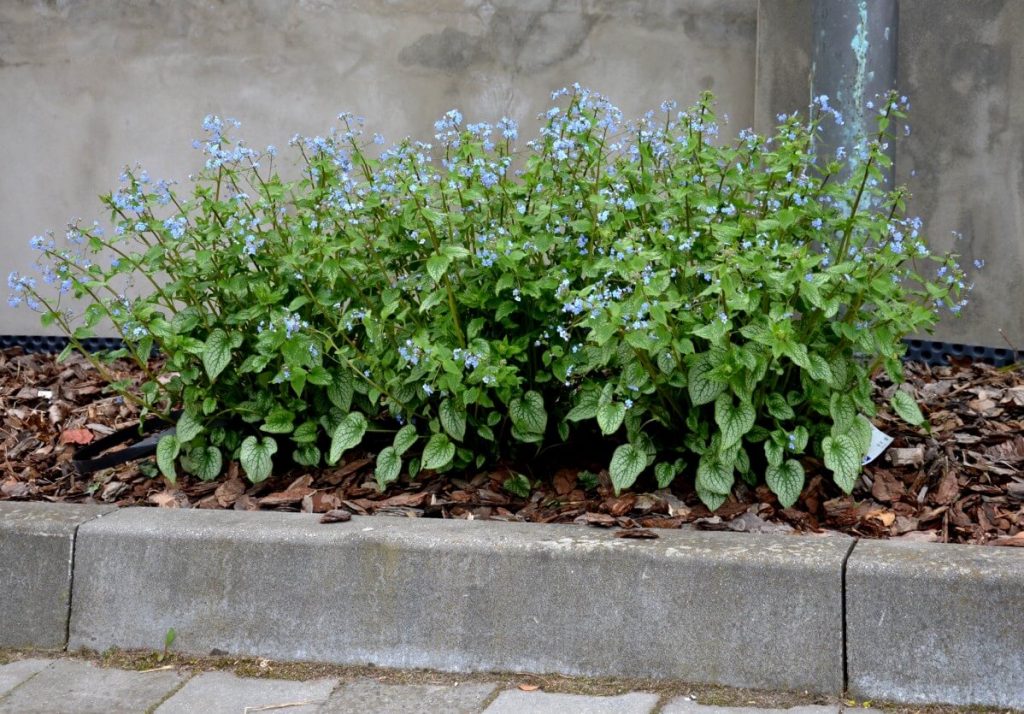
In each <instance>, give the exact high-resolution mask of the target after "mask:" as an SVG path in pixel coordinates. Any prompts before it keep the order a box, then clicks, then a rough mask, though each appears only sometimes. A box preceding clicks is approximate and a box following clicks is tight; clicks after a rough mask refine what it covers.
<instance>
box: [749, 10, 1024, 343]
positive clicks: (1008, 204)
mask: <svg viewBox="0 0 1024 714" xmlns="http://www.w3.org/2000/svg"><path fill="white" fill-rule="evenodd" d="M835 1H836V2H846V1H847V0H835ZM851 1H852V0H851ZM861 1H862V2H871V1H872V0H861ZM811 8H812V2H811V0H761V1H760V3H759V7H758V57H757V89H756V93H757V94H756V98H755V109H754V115H755V127H756V128H757V129H758V130H759V131H763V130H765V129H768V128H770V127H771V125H772V123H773V122H774V117H775V115H776V113H778V112H781V111H789V110H792V109H793V108H794V107H805V106H806V105H807V103H808V99H809V97H810V87H809V81H808V78H809V77H810V74H811V71H812V66H811V60H812V57H811V55H812V37H811ZM898 47H899V56H898V59H897V82H896V86H897V87H898V88H899V90H900V91H901V92H902V93H904V94H906V95H907V96H908V97H910V99H911V112H910V123H911V127H912V130H911V135H910V136H909V137H906V138H901V139H900V140H899V141H898V142H897V144H896V147H897V150H896V157H895V169H896V181H897V183H898V184H906V185H907V186H908V187H909V188H910V190H911V192H912V194H913V199H912V200H911V201H910V202H909V204H908V209H907V210H908V211H909V212H910V213H911V214H912V215H913V214H917V215H920V216H921V217H922V218H923V219H924V225H925V230H926V235H927V236H928V238H929V241H930V242H931V244H932V245H933V246H934V247H936V248H937V249H940V250H950V249H951V250H954V251H955V252H957V253H960V254H961V255H962V256H963V262H964V264H965V265H966V266H971V272H972V273H974V276H973V277H974V282H975V289H974V292H973V294H972V295H971V296H970V298H969V299H970V300H971V302H970V304H969V305H968V307H967V308H966V309H965V310H964V314H963V317H961V318H960V319H947V320H944V321H943V323H942V324H940V325H939V327H938V328H937V330H936V333H935V336H936V338H937V339H940V340H944V341H948V342H960V343H966V344H978V345H990V346H996V347H1006V346H1007V341H1009V342H1010V343H1012V344H1013V345H1014V346H1016V347H1017V348H1019V349H1022V350H1024V310H1022V309H1021V307H1022V306H1024V278H1022V277H1021V276H1022V275H1024V2H1020V0H899V42H898ZM954 231H956V232H957V233H958V234H960V235H962V236H963V237H962V239H959V240H955V239H954V238H953V232H954ZM975 260H984V261H985V267H984V268H983V269H981V270H980V271H979V270H974V268H973V262H974V261H975ZM1000 331H1002V334H1001V333H1000ZM1003 335H1005V339H1004V336H1003Z"/></svg>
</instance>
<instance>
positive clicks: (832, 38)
mask: <svg viewBox="0 0 1024 714" xmlns="http://www.w3.org/2000/svg"><path fill="white" fill-rule="evenodd" d="M813 3H814V5H813V17H812V27H813V32H814V53H813V55H812V60H811V92H812V96H815V97H817V96H820V95H822V94H827V95H828V97H829V101H830V104H831V106H833V107H835V108H836V109H838V110H839V111H840V112H841V113H842V115H843V119H844V122H845V123H844V124H843V125H841V126H840V125H837V124H836V123H835V122H833V121H831V120H830V119H826V120H825V121H824V122H822V129H823V130H822V133H821V142H820V144H819V148H818V152H819V155H821V156H828V157H831V156H834V155H835V151H836V149H837V148H838V147H840V146H842V147H845V149H846V151H847V153H848V154H849V155H850V156H853V154H854V152H853V147H854V145H855V144H856V140H857V137H860V136H865V135H868V136H870V135H872V134H874V133H875V132H876V131H877V130H878V128H877V126H876V124H875V121H874V117H875V116H876V115H877V110H878V105H879V101H878V97H884V96H885V94H886V93H888V92H889V91H890V90H892V89H895V88H896V50H897V44H896V43H897V29H898V26H899V8H898V6H897V5H898V3H897V0H813ZM868 102H873V103H874V105H875V109H873V110H872V109H869V108H868V107H867V104H868ZM894 148H895V147H894V146H893V145H892V142H890V144H889V148H888V150H887V152H886V153H887V154H888V155H889V158H890V159H892V158H894V155H893V150H894ZM883 175H885V176H886V180H887V184H886V185H887V186H888V187H889V188H891V187H892V186H893V169H892V168H890V169H889V170H888V171H887V172H885V174H883Z"/></svg>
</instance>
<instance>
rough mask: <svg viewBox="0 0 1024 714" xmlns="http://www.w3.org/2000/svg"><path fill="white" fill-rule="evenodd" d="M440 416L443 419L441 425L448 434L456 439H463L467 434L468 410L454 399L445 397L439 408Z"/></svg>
mask: <svg viewBox="0 0 1024 714" xmlns="http://www.w3.org/2000/svg"><path fill="white" fill-rule="evenodd" d="M438 416H439V417H440V419H441V426H442V427H443V428H444V430H445V431H447V432H448V435H449V436H451V437H452V438H453V439H455V440H456V441H462V440H463V439H464V438H465V436H466V410H465V409H464V408H462V407H460V406H459V405H458V404H457V403H456V402H455V400H454V399H445V400H444V401H442V402H441V406H440V408H439V409H438Z"/></svg>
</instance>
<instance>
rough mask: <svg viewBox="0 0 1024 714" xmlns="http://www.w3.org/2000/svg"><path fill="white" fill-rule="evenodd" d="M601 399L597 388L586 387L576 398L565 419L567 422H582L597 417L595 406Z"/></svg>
mask: <svg viewBox="0 0 1024 714" xmlns="http://www.w3.org/2000/svg"><path fill="white" fill-rule="evenodd" d="M600 399H601V391H600V390H599V389H597V387H592V386H590V385H587V386H585V387H583V388H582V389H581V390H580V393H579V394H578V395H577V396H576V406H574V407H573V408H572V409H570V410H569V413H568V414H566V415H565V418H566V419H567V420H569V421H583V420H584V419H593V418H594V417H596V416H597V406H598V402H599V400H600Z"/></svg>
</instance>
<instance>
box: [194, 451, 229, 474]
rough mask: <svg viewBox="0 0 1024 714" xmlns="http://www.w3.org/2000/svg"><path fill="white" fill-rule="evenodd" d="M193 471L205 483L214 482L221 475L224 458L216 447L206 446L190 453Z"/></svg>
mask: <svg viewBox="0 0 1024 714" xmlns="http://www.w3.org/2000/svg"><path fill="white" fill-rule="evenodd" d="M189 458H190V459H192V466H193V470H194V471H195V474H196V476H198V477H199V478H201V479H202V480H203V481H213V480H214V479H215V478H217V477H218V476H219V475H220V469H221V466H223V458H222V457H221V454H220V449H218V448H217V447H216V446H205V447H200V448H198V449H192V451H190V452H189Z"/></svg>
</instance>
